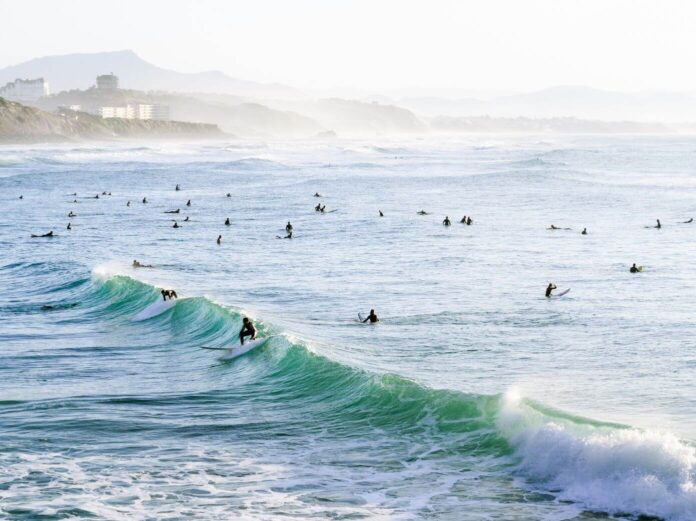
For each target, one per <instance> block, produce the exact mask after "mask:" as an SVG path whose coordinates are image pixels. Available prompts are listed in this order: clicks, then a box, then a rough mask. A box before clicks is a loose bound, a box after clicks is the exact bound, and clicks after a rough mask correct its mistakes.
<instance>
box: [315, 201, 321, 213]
mask: <svg viewBox="0 0 696 521" xmlns="http://www.w3.org/2000/svg"><path fill="white" fill-rule="evenodd" d="M314 211H315V212H320V211H321V203H319V204H318V205H316V206H315V207H314Z"/></svg>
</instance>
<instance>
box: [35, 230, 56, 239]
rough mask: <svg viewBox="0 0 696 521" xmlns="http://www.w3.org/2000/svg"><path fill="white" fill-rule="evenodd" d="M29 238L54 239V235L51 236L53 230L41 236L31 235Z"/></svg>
mask: <svg viewBox="0 0 696 521" xmlns="http://www.w3.org/2000/svg"><path fill="white" fill-rule="evenodd" d="M31 236H32V237H34V238H37V237H55V235H53V230H51V231H50V232H48V233H44V234H43V235H35V234H33V233H32V234H31Z"/></svg>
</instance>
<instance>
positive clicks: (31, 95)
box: [0, 78, 50, 103]
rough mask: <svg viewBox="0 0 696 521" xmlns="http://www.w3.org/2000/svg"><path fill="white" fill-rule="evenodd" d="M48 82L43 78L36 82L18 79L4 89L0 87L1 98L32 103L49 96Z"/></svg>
mask: <svg viewBox="0 0 696 521" xmlns="http://www.w3.org/2000/svg"><path fill="white" fill-rule="evenodd" d="M49 93H50V91H49V89H48V82H47V81H46V80H44V79H43V78H37V79H35V80H22V79H16V80H15V81H12V82H10V83H8V84H6V85H5V86H4V87H0V98H5V99H8V100H11V101H18V102H19V103H31V102H33V101H36V100H38V99H39V98H41V97H43V96H48V95H49Z"/></svg>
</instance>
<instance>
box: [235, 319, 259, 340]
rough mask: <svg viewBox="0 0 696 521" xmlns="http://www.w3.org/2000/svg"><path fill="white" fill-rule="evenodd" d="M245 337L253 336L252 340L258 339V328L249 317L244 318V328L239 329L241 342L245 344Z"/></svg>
mask: <svg viewBox="0 0 696 521" xmlns="http://www.w3.org/2000/svg"><path fill="white" fill-rule="evenodd" d="M244 337H251V338H250V340H256V328H255V327H254V324H252V322H251V320H249V319H248V318H247V317H244V318H243V319H242V329H241V330H240V331H239V343H240V344H241V345H244Z"/></svg>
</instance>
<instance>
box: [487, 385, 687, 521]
mask: <svg viewBox="0 0 696 521" xmlns="http://www.w3.org/2000/svg"><path fill="white" fill-rule="evenodd" d="M497 425H498V428H499V429H500V431H501V433H502V434H503V435H504V436H505V438H506V439H507V440H508V441H509V443H510V444H511V445H512V446H513V447H514V449H515V454H516V456H517V457H519V460H520V461H519V471H520V472H521V473H522V474H523V475H524V476H525V477H527V478H528V479H529V481H530V482H531V483H532V484H534V485H538V486H540V487H542V488H544V489H547V490H552V491H553V492H554V493H556V494H557V497H558V498H559V499H562V500H570V501H575V502H580V503H582V504H583V505H585V506H586V507H587V508H589V509H593V510H597V511H602V512H608V513H610V514H622V513H623V514H625V513H627V512H628V513H632V514H642V515H651V516H657V517H660V518H663V519H669V520H672V521H689V520H693V519H695V518H696V484H695V476H696V474H695V473H696V450H695V449H694V447H693V446H691V445H689V444H687V443H685V442H683V441H681V440H679V439H678V438H677V437H675V436H674V435H672V434H669V433H661V432H656V431H642V430H638V429H634V428H628V427H621V426H615V425H608V424H602V423H598V422H592V421H583V420H581V419H577V418H575V419H571V418H570V417H566V416H563V415H559V416H558V417H554V416H549V415H547V414H546V413H545V412H542V411H540V410H539V409H538V407H537V406H536V405H535V404H534V403H533V402H530V401H527V400H523V399H521V398H520V397H519V396H516V395H515V394H514V393H509V394H508V395H506V396H505V397H504V398H503V400H502V403H501V411H500V416H499V418H498V422H497Z"/></svg>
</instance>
